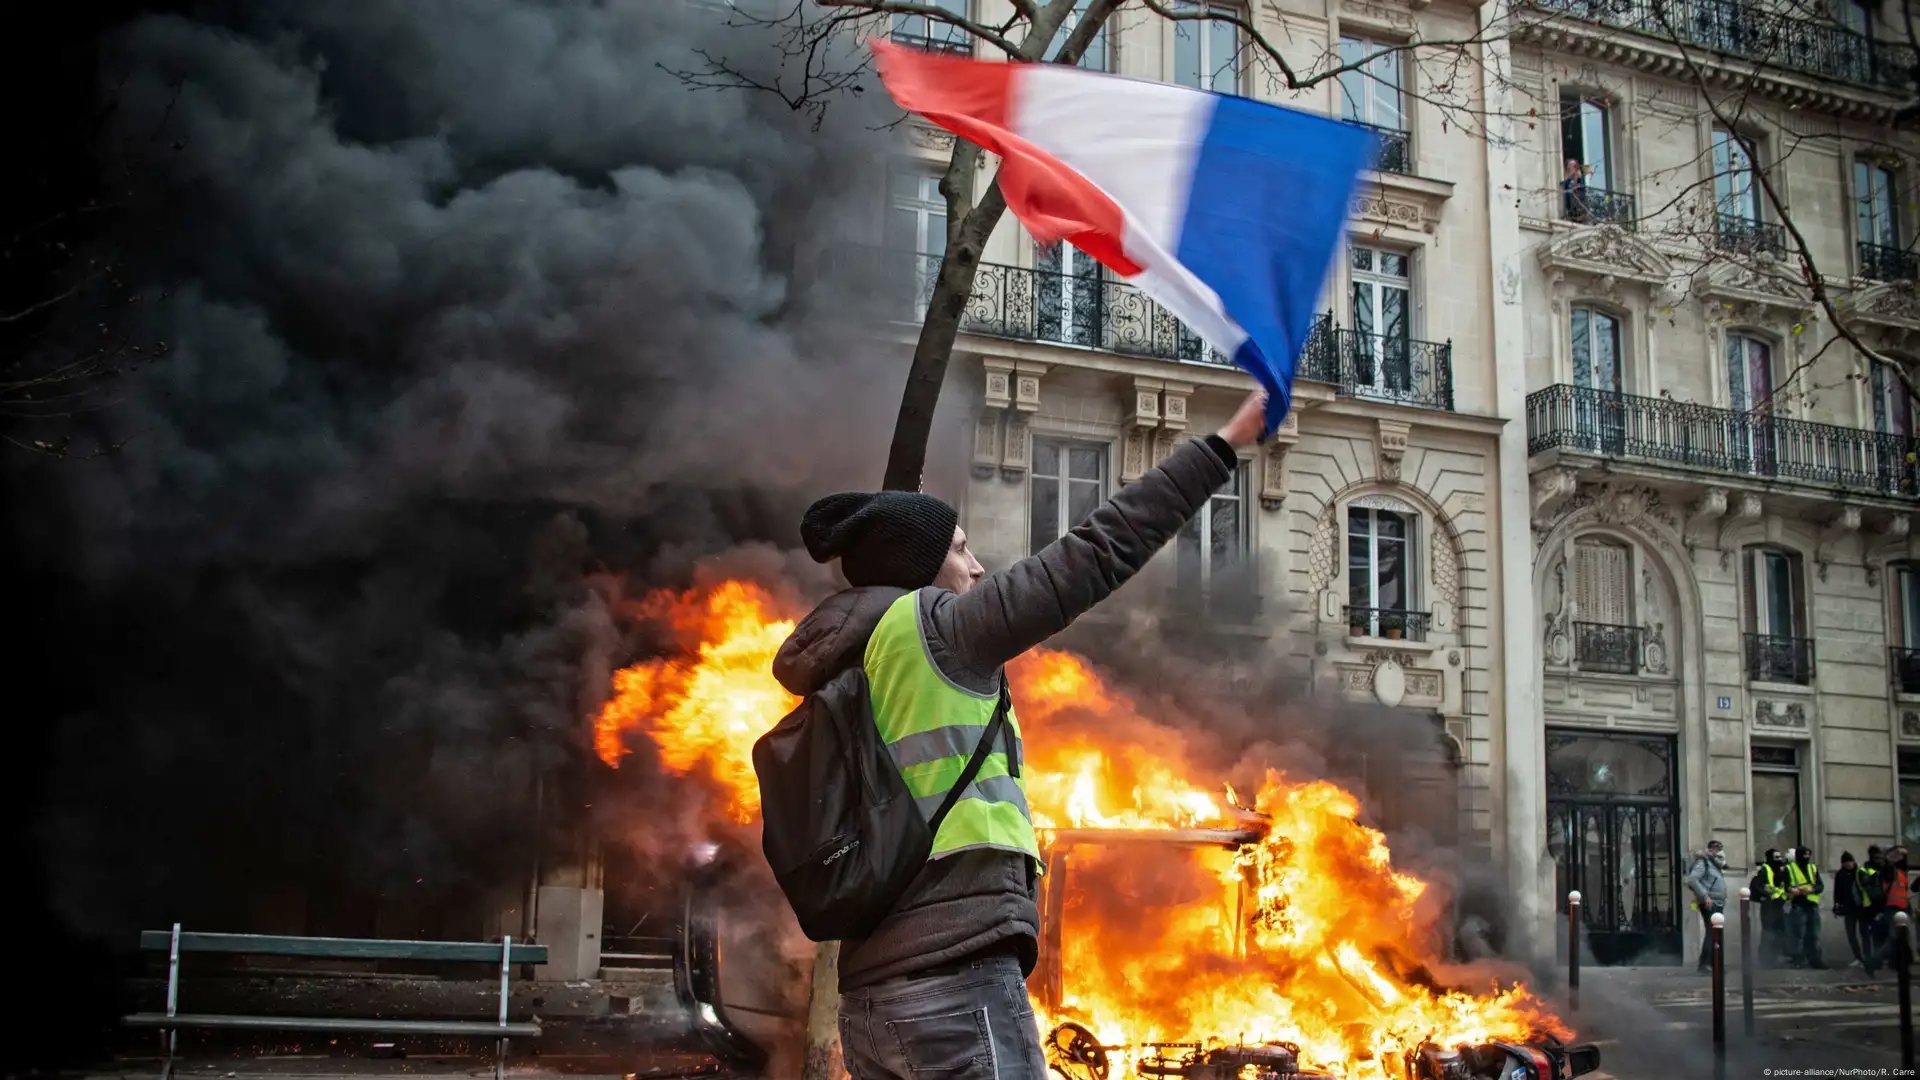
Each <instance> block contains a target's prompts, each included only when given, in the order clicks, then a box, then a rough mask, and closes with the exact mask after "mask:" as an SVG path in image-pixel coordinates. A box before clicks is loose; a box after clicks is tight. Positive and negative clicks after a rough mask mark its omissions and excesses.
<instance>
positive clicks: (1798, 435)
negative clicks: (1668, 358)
mask: <svg viewBox="0 0 1920 1080" xmlns="http://www.w3.org/2000/svg"><path fill="white" fill-rule="evenodd" d="M1549 450H1561V451H1571V452H1574V453H1585V454H1595V455H1598V456H1601V457H1609V458H1622V459H1628V460H1639V461H1648V462H1665V463H1668V464H1673V465H1679V466H1684V467H1686V468H1691V469H1704V470H1710V471H1713V472H1719V473H1737V474H1742V475H1746V476H1756V477H1765V478H1769V479H1787V480H1798V481H1802V482H1804V483H1808V484H1814V485H1818V486H1821V487H1832V488H1841V489H1844V490H1848V491H1860V492H1867V493H1870V494H1875V495H1890V496H1904V497H1908V498H1913V497H1916V496H1920V441H1916V440H1915V438H1914V437H1913V436H1911V435H1895V434H1882V433H1878V432H1872V431H1862V430H1860V429H1859V428H1846V427H1837V426H1835V425H1833V424H1816V423H1811V422H1809V421H1806V420H1790V419H1786V418H1783V417H1775V416H1772V415H1769V414H1767V413H1765V412H1739V411H1736V410H1733V409H1716V408H1712V407H1710V406H1706V405H1692V404H1688V403H1686V402H1680V401H1673V400H1671V399H1668V398H1648V397H1637V396H1635V395H1633V394H1619V393H1615V392H1613V391H1610V390H1597V389H1594V388H1593V387H1589V386H1568V385H1566V384H1565V383H1562V384H1560V385H1558V386H1549V387H1547V388H1545V389H1544V390H1536V391H1534V392H1533V393H1532V394H1529V395H1528V396H1527V453H1528V454H1541V453H1545V452H1547V451H1549Z"/></svg>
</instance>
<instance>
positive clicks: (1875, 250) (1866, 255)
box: [1858, 240, 1920, 281]
mask: <svg viewBox="0 0 1920 1080" xmlns="http://www.w3.org/2000/svg"><path fill="white" fill-rule="evenodd" d="M1858 247H1859V252H1860V276H1861V277H1863V278H1866V279H1867V280H1869V281H1912V280H1913V279H1915V278H1917V277H1920V256H1916V255H1915V254H1914V253H1913V252H1911V251H1907V250H1905V249H1903V248H1897V247H1887V246H1886V245H1884V244H1869V243H1867V242H1866V241H1865V240H1862V241H1860V243H1859V245H1858Z"/></svg>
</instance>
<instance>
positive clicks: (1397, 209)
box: [1352, 192, 1436, 232]
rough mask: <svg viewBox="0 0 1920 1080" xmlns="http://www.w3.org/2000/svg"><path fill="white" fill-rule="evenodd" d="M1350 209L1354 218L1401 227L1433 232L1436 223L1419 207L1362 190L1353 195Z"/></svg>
mask: <svg viewBox="0 0 1920 1080" xmlns="http://www.w3.org/2000/svg"><path fill="white" fill-rule="evenodd" d="M1352 209H1353V216H1354V217H1355V218H1365V219H1367V220H1370V221H1378V222H1381V223H1383V224H1387V225H1397V226H1399V227H1400V228H1403V229H1414V230H1417V231H1421V232H1433V231H1434V227H1435V225H1436V222H1435V220H1434V219H1433V218H1431V217H1429V216H1428V214H1427V212H1426V211H1425V210H1424V209H1422V208H1421V207H1419V206H1417V205H1415V204H1413V203H1409V202H1401V201H1400V200H1398V199H1389V198H1387V197H1386V196H1385V195H1379V194H1374V193H1367V192H1362V193H1361V194H1359V195H1356V196H1354V199H1353V207H1352Z"/></svg>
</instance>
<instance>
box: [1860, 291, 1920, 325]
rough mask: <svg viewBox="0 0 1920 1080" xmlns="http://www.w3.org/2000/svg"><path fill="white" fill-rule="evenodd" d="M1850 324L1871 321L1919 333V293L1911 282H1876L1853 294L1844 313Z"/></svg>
mask: <svg viewBox="0 0 1920 1080" xmlns="http://www.w3.org/2000/svg"><path fill="white" fill-rule="evenodd" d="M1843 317H1844V318H1845V319H1846V320H1847V321H1848V322H1849V323H1856V322H1858V323H1868V324H1872V325H1875V326H1885V327H1893V328H1896V329H1899V330H1905V331H1909V332H1920V292H1916V291H1915V288H1914V283H1913V282H1911V281H1891V282H1888V283H1886V284H1884V285H1874V286H1870V287H1868V288H1865V289H1862V290H1860V291H1859V292H1857V293H1855V294H1854V295H1853V302H1852V303H1851V304H1848V305H1847V309H1846V314H1845V315H1844V316H1843Z"/></svg>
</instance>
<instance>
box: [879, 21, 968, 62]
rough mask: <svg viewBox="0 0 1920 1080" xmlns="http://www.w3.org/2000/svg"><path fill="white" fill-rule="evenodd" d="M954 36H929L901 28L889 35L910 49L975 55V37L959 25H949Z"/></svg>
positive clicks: (896, 42)
mask: <svg viewBox="0 0 1920 1080" xmlns="http://www.w3.org/2000/svg"><path fill="white" fill-rule="evenodd" d="M948 29H950V30H951V31H952V33H953V36H952V37H928V36H926V35H924V34H908V33H903V32H901V31H899V30H895V31H894V32H893V33H891V34H889V35H887V36H888V37H889V38H891V39H892V40H893V42H894V43H895V44H897V45H905V46H907V47H908V48H910V49H923V50H925V51H927V52H939V53H952V54H954V55H956V56H972V55H973V37H972V35H970V34H968V33H967V32H966V31H964V30H962V29H960V28H959V27H949V28H948Z"/></svg>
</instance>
